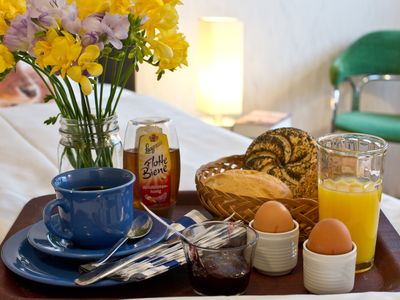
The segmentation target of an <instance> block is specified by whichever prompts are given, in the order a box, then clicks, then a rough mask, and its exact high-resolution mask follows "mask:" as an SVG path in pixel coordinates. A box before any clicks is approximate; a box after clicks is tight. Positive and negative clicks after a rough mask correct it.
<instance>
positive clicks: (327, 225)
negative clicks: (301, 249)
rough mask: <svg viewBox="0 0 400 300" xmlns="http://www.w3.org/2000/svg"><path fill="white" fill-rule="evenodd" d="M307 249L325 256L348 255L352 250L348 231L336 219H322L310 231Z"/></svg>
mask: <svg viewBox="0 0 400 300" xmlns="http://www.w3.org/2000/svg"><path fill="white" fill-rule="evenodd" d="M307 248H308V249H309V250H310V251H312V252H315V253H318V254H325V255H338V254H344V253H348V252H350V251H351V250H352V248H353V244H352V241H351V235H350V231H349V230H348V228H347V227H346V225H345V224H344V223H343V222H342V221H340V220H338V219H333V218H327V219H322V220H321V221H319V222H318V223H317V224H316V225H315V226H314V228H313V229H312V230H311V232H310V236H309V237H308V242H307Z"/></svg>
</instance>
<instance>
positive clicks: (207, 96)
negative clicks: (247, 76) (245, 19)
mask: <svg viewBox="0 0 400 300" xmlns="http://www.w3.org/2000/svg"><path fill="white" fill-rule="evenodd" d="M197 76H198V82H197V95H196V96H197V99H196V106H197V109H198V110H199V111H201V112H203V113H206V114H207V115H208V116H210V117H212V123H214V124H215V125H219V126H224V127H231V126H232V125H233V123H234V119H233V117H235V116H238V115H240V114H241V113H242V101H243V24H242V23H241V22H240V21H239V20H237V19H235V18H228V17H203V18H201V19H200V20H199V35H198V53H197Z"/></svg>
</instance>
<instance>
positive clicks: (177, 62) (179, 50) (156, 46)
mask: <svg viewBox="0 0 400 300" xmlns="http://www.w3.org/2000/svg"><path fill="white" fill-rule="evenodd" d="M149 44H150V48H151V49H152V50H153V51H154V56H155V57H156V59H158V60H159V62H160V63H159V69H158V71H157V73H159V72H160V71H161V70H173V69H175V68H177V67H180V66H181V65H186V66H187V49H188V47H189V44H188V43H187V42H186V40H185V36H184V35H183V34H182V33H177V32H172V31H171V32H168V33H166V34H163V35H159V36H158V37H157V39H155V40H151V41H149Z"/></svg>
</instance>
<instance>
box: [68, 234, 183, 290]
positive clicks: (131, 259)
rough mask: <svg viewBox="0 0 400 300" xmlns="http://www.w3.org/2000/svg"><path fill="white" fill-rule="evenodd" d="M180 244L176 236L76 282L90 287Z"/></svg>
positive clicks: (102, 267) (86, 274) (99, 269)
mask: <svg viewBox="0 0 400 300" xmlns="http://www.w3.org/2000/svg"><path fill="white" fill-rule="evenodd" d="M179 242H180V239H179V237H178V236H176V235H175V236H174V237H173V238H170V239H168V240H166V241H165V242H163V243H161V244H157V245H155V246H153V247H150V248H148V249H146V250H144V251H142V252H140V253H134V254H131V255H129V256H127V257H125V258H122V259H120V260H118V261H116V262H114V263H109V264H106V265H102V266H100V267H97V268H95V269H94V270H92V271H90V272H88V273H84V274H81V275H80V276H79V277H78V278H76V279H75V281H74V282H75V283H76V284H78V285H89V284H92V283H95V282H96V281H98V280H100V279H103V278H105V277H107V276H109V275H111V274H113V273H115V272H116V271H118V270H120V269H122V268H124V267H126V266H128V265H129V264H131V263H132V262H135V261H137V260H139V259H141V258H143V257H145V256H147V255H149V254H155V253H154V252H159V251H161V250H162V249H165V248H169V247H170V246H172V245H174V244H177V243H179Z"/></svg>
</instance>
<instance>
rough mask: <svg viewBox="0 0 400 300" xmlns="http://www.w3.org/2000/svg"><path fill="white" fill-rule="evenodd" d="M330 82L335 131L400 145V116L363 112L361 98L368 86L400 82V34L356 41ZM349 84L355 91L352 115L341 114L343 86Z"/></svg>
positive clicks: (336, 65) (380, 33) (334, 67)
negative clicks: (390, 81)
mask: <svg viewBox="0 0 400 300" xmlns="http://www.w3.org/2000/svg"><path fill="white" fill-rule="evenodd" d="M355 77H357V78H355ZM330 80H331V83H332V86H333V95H332V98H331V109H332V124H331V129H332V131H335V130H341V131H349V132H362V133H368V134H372V135H376V136H380V137H382V138H384V139H385V140H387V141H391V142H400V114H384V113H376V112H364V111H360V94H361V90H362V88H363V87H364V86H365V85H366V84H367V83H369V82H371V81H376V80H382V81H387V80H400V31H377V32H372V33H369V34H367V35H364V36H362V37H361V38H359V39H358V40H356V41H355V42H354V43H353V44H351V45H350V46H349V47H348V48H347V49H346V50H345V51H344V52H343V53H342V54H341V55H340V56H339V57H337V58H336V59H335V61H334V62H333V64H332V66H331V69H330ZM345 81H347V82H349V83H350V85H351V87H352V92H353V95H352V107H351V111H350V112H344V113H338V112H337V108H338V105H339V101H340V85H341V84H342V83H343V82H345Z"/></svg>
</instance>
